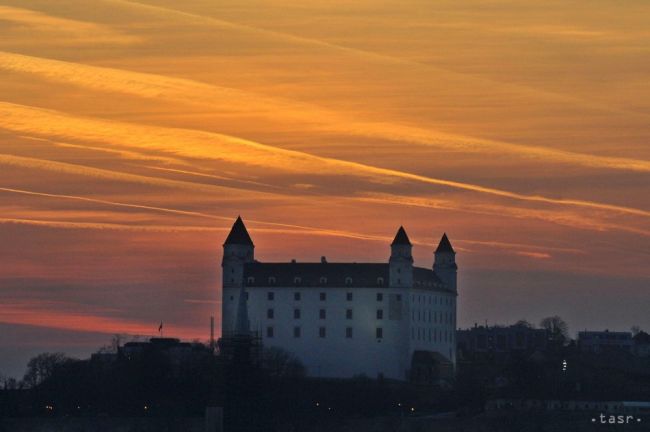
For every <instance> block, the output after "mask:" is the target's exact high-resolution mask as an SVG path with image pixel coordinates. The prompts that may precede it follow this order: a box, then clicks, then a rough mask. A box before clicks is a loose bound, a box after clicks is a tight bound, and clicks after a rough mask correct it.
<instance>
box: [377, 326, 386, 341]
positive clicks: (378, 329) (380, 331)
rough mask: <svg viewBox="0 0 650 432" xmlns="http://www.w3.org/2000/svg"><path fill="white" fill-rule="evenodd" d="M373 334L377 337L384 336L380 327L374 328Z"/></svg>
mask: <svg viewBox="0 0 650 432" xmlns="http://www.w3.org/2000/svg"><path fill="white" fill-rule="evenodd" d="M375 336H376V337H377V339H381V338H383V337H384V329H383V328H381V327H377V329H376V330H375Z"/></svg>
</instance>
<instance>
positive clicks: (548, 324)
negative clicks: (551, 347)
mask: <svg viewBox="0 0 650 432" xmlns="http://www.w3.org/2000/svg"><path fill="white" fill-rule="evenodd" d="M539 326H540V327H541V328H543V329H546V331H548V334H549V339H550V340H551V341H552V342H555V343H557V344H559V345H564V343H565V342H566V341H567V340H569V326H568V324H567V323H566V321H564V320H563V319H562V318H560V317H559V316H557V315H555V316H551V317H547V318H544V319H543V320H542V321H541V322H540V323H539Z"/></svg>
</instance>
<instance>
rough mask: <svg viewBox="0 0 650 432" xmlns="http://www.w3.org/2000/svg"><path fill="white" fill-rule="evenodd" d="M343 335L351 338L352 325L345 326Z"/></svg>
mask: <svg viewBox="0 0 650 432" xmlns="http://www.w3.org/2000/svg"><path fill="white" fill-rule="evenodd" d="M345 337H346V338H348V339H352V327H346V328H345Z"/></svg>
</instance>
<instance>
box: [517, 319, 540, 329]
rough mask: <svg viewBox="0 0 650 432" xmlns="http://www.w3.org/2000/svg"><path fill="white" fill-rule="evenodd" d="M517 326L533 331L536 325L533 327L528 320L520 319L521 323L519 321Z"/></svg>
mask: <svg viewBox="0 0 650 432" xmlns="http://www.w3.org/2000/svg"><path fill="white" fill-rule="evenodd" d="M515 326H518V327H526V328H531V329H532V328H535V326H534V325H532V324H531V323H530V322H529V321H527V320H525V319H520V320H519V321H517V322H516V323H515Z"/></svg>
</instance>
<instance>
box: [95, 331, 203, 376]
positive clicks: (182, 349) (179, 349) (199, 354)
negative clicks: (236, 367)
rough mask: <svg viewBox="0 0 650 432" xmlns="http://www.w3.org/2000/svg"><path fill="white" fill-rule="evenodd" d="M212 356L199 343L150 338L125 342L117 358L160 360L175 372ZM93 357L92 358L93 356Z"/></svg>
mask: <svg viewBox="0 0 650 432" xmlns="http://www.w3.org/2000/svg"><path fill="white" fill-rule="evenodd" d="M212 355H213V353H212V351H211V350H210V348H209V347H207V346H205V345H203V344H201V343H190V342H181V341H180V340H179V339H176V338H151V339H149V341H147V342H127V343H125V344H124V345H123V346H121V347H119V349H118V357H121V358H123V359H125V360H136V359H142V358H149V359H150V358H155V357H158V358H161V359H165V360H166V361H167V362H169V365H170V366H171V367H172V368H174V369H175V370H179V369H183V368H192V367H194V366H196V365H198V364H200V363H201V362H203V361H205V360H206V359H209V358H211V357H212ZM93 357H94V356H93Z"/></svg>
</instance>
